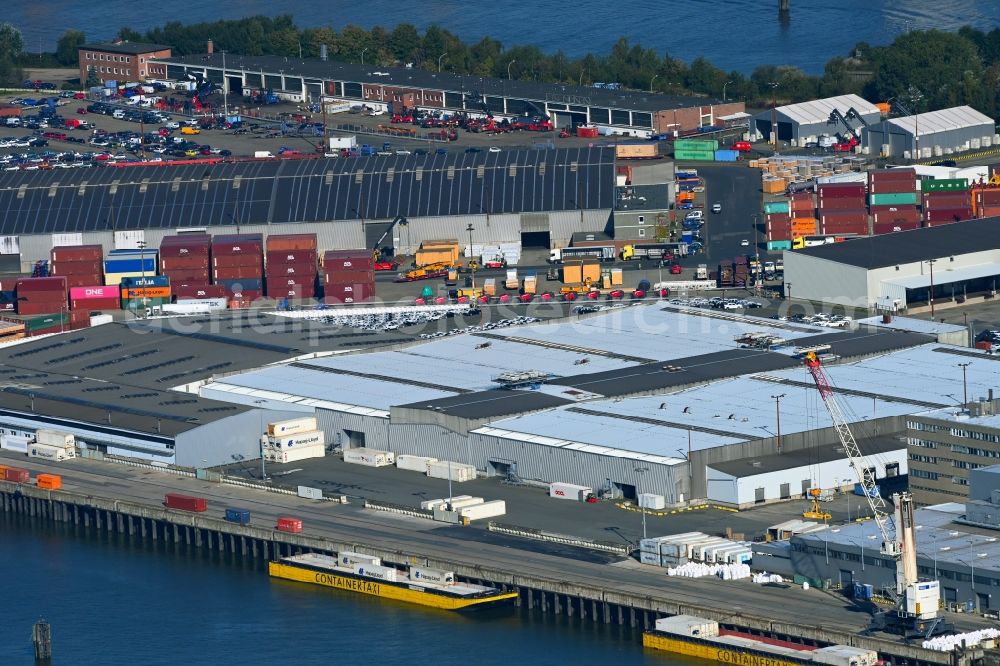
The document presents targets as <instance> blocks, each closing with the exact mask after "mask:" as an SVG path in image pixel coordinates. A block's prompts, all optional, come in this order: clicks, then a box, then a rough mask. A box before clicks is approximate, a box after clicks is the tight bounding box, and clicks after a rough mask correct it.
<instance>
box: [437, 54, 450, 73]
mask: <svg viewBox="0 0 1000 666" xmlns="http://www.w3.org/2000/svg"><path fill="white" fill-rule="evenodd" d="M446 55H448V54H447V53H442V54H441V55H439V56H438V71H439V72H440V71H441V58H443V57H445V56H446Z"/></svg>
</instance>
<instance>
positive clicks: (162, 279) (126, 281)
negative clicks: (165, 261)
mask: <svg viewBox="0 0 1000 666" xmlns="http://www.w3.org/2000/svg"><path fill="white" fill-rule="evenodd" d="M121 296H122V309H124V310H135V309H141V308H152V307H157V306H160V305H166V304H167V303H169V302H170V278H169V277H167V276H165V275H147V276H146V277H137V278H133V277H127V278H122V281H121Z"/></svg>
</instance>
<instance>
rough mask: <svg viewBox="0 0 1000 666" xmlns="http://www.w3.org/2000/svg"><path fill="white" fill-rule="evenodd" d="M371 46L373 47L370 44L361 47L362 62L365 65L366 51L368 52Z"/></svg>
mask: <svg viewBox="0 0 1000 666" xmlns="http://www.w3.org/2000/svg"><path fill="white" fill-rule="evenodd" d="M369 48H371V47H368V46H366V47H365V48H363V49H361V64H362V65H364V64H365V52H366V51H367V50H368V49H369Z"/></svg>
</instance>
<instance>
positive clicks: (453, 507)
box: [448, 497, 485, 511]
mask: <svg viewBox="0 0 1000 666" xmlns="http://www.w3.org/2000/svg"><path fill="white" fill-rule="evenodd" d="M484 501H485V500H484V499H483V498H482V497H468V498H466V499H455V498H454V497H453V498H451V500H450V501H449V502H448V510H449V511H458V510H459V509H461V508H463V507H466V506H473V505H475V504H482V503H483V502H484Z"/></svg>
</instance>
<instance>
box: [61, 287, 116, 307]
mask: <svg viewBox="0 0 1000 666" xmlns="http://www.w3.org/2000/svg"><path fill="white" fill-rule="evenodd" d="M69 307H70V309H71V310H73V311H74V312H76V311H86V312H88V313H90V312H91V311H93V310H118V309H119V308H120V307H121V293H120V291H119V288H118V287H108V286H106V285H94V286H92V287H70V289H69Z"/></svg>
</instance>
